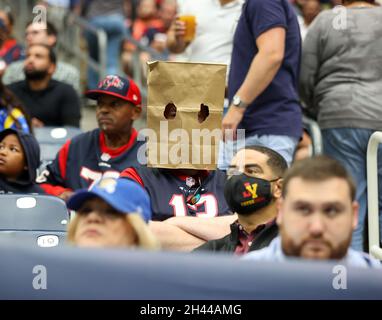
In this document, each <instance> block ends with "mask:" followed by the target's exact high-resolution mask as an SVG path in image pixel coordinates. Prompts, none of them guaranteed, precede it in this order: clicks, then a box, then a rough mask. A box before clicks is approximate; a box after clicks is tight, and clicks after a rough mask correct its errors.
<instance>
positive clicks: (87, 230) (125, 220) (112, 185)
mask: <svg viewBox="0 0 382 320" xmlns="http://www.w3.org/2000/svg"><path fill="white" fill-rule="evenodd" d="M67 206H68V208H69V209H71V210H75V211H76V215H75V217H74V218H73V219H72V220H71V222H70V225H69V227H68V241H69V243H71V244H73V245H75V246H78V247H93V248H105V247H108V248H110V247H139V248H142V249H148V250H155V249H158V248H159V242H158V241H157V240H156V239H155V237H154V235H153V234H152V233H151V231H150V230H149V228H148V227H147V223H148V221H149V220H150V219H151V205H150V199H149V195H148V194H147V192H146V191H145V189H144V188H142V187H141V186H140V185H139V184H138V183H136V182H134V181H130V180H127V179H114V178H104V179H102V180H100V181H99V182H98V183H96V184H95V185H94V186H93V187H91V188H89V190H87V189H81V190H78V191H76V192H75V193H74V194H73V195H72V196H71V197H70V198H69V200H68V202H67Z"/></svg>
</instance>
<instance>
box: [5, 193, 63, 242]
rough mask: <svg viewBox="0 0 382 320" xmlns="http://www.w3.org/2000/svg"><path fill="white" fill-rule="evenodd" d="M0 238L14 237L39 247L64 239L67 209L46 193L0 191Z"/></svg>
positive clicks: (58, 200) (57, 199)
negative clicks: (23, 193)
mask: <svg viewBox="0 0 382 320" xmlns="http://www.w3.org/2000/svg"><path fill="white" fill-rule="evenodd" d="M0 208H1V213H0V238H2V239H9V238H11V239H13V238H18V239H22V240H23V241H26V242H31V241H32V242H33V243H35V244H37V245H38V246H40V247H54V246H57V245H59V244H60V243H61V242H63V241H61V240H64V239H65V235H66V228H67V224H68V223H69V211H68V209H67V208H66V204H65V202H64V201H63V200H61V199H59V198H57V197H53V196H47V195H19V194H11V195H9V194H4V195H0Z"/></svg>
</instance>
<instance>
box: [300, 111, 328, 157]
mask: <svg viewBox="0 0 382 320" xmlns="http://www.w3.org/2000/svg"><path fill="white" fill-rule="evenodd" d="M302 122H303V124H304V127H306V129H307V130H308V132H309V135H310V137H311V139H312V155H319V154H322V153H323V144H322V134H321V129H320V126H319V125H318V123H317V122H316V121H314V120H313V119H310V118H308V117H307V116H303V117H302Z"/></svg>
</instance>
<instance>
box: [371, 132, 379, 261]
mask: <svg viewBox="0 0 382 320" xmlns="http://www.w3.org/2000/svg"><path fill="white" fill-rule="evenodd" d="M380 143H382V132H374V133H373V134H372V135H371V137H370V140H369V144H368V146H367V202H368V205H367V206H368V209H367V210H368V219H369V252H370V254H371V255H373V256H374V257H375V258H377V259H380V260H382V249H381V247H380V242H379V240H380V237H379V232H380V228H379V208H378V207H379V203H378V161H377V160H378V146H379V144H380Z"/></svg>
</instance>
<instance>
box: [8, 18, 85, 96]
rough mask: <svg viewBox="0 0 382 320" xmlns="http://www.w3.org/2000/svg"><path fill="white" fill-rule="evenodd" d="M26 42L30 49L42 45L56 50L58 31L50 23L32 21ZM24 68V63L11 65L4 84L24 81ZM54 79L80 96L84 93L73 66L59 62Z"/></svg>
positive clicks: (27, 28)
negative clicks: (71, 88) (70, 87)
mask: <svg viewBox="0 0 382 320" xmlns="http://www.w3.org/2000/svg"><path fill="white" fill-rule="evenodd" d="M25 42H26V44H27V47H30V46H31V45H33V44H40V43H42V44H45V45H48V46H49V47H51V48H54V47H55V46H56V44H57V30H56V28H55V27H54V25H53V24H51V23H50V22H47V23H46V24H43V23H36V22H33V21H30V22H28V23H27V25H26V28H25ZM23 68H24V61H16V62H13V63H11V64H10V65H9V66H8V67H7V69H6V70H5V73H4V76H3V82H4V84H7V85H8V84H11V83H14V82H17V81H21V80H24V79H25V76H24V72H23ZM52 79H54V80H57V81H61V82H65V83H67V84H70V85H72V86H73V88H74V89H75V90H76V92H77V93H78V94H81V93H82V92H81V89H80V73H79V71H78V70H77V69H76V68H75V67H74V66H72V65H71V64H68V63H66V62H63V61H58V62H57V66H56V70H55V71H54V73H53V75H52Z"/></svg>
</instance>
